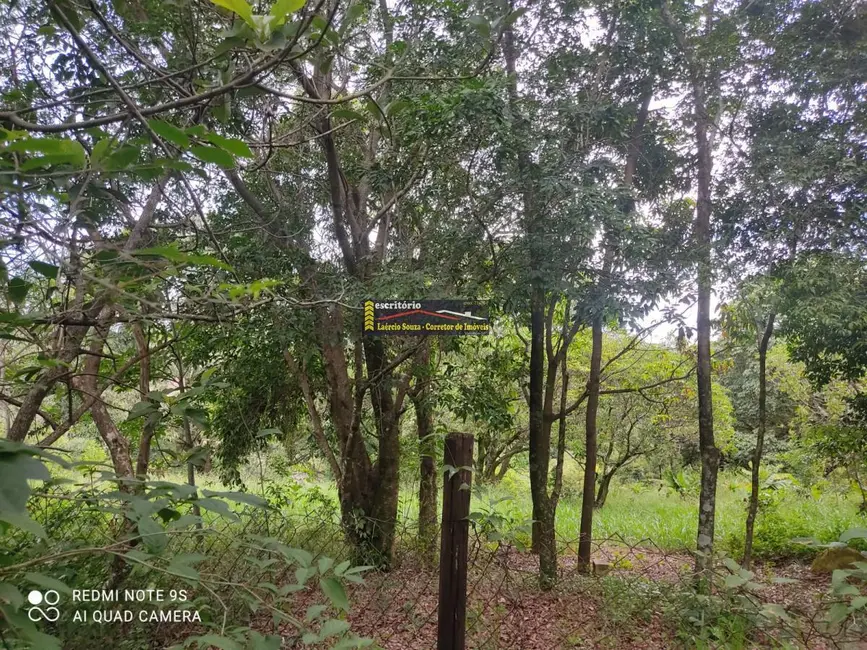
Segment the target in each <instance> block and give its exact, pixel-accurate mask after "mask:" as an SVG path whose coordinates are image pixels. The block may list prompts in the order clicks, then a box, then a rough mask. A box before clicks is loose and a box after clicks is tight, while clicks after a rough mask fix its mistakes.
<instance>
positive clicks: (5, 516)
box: [0, 512, 48, 539]
mask: <svg viewBox="0 0 867 650" xmlns="http://www.w3.org/2000/svg"><path fill="white" fill-rule="evenodd" d="M0 521H5V522H6V523H7V524H11V525H13V526H15V528H20V529H21V530H23V531H25V532H27V533H30V534H31V535H33V536H34V537H38V538H40V539H47V538H48V534H47V533H46V532H45V529H44V528H43V527H42V525H41V524H39V523H38V522H36V521H34V520H32V519H31V518H30V517H29V516H27V514H26V513H18V512H0Z"/></svg>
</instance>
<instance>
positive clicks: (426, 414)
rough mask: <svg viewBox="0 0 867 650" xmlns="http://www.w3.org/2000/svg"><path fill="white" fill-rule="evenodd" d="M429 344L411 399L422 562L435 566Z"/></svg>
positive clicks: (424, 353)
mask: <svg viewBox="0 0 867 650" xmlns="http://www.w3.org/2000/svg"><path fill="white" fill-rule="evenodd" d="M429 346H430V343H429V342H425V344H424V348H423V350H422V353H421V360H420V361H421V363H422V364H423V366H424V368H425V376H424V377H423V378H421V379H420V381H421V384H420V386H419V390H418V392H417V393H416V394H415V395H414V396H413V398H412V399H413V406H414V407H415V419H416V428H417V432H418V454H419V487H418V540H419V545H420V546H421V551H422V557H423V558H424V559H425V561H429V562H432V563H433V562H435V561H436V551H437V472H436V447H437V445H436V439H435V437H434V423H433V408H432V404H431V394H430V381H429V379H428V377H427V373H428V372H429V369H430V347H429Z"/></svg>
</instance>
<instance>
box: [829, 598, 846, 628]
mask: <svg viewBox="0 0 867 650" xmlns="http://www.w3.org/2000/svg"><path fill="white" fill-rule="evenodd" d="M848 616H849V606H848V605H846V603H834V604H833V605H831V607H830V609H828V613H827V614H826V615H825V620H826V621H828V622H829V623H831V624H832V625H834V624H837V623H842V622H843V621H845V620H846V618H847V617H848Z"/></svg>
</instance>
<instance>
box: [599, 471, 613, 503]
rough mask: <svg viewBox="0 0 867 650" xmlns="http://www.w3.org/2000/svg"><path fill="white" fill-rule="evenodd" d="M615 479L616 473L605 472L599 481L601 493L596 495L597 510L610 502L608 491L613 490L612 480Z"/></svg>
mask: <svg viewBox="0 0 867 650" xmlns="http://www.w3.org/2000/svg"><path fill="white" fill-rule="evenodd" d="M613 478H614V471H613V470H612V471H610V472H605V473H603V474H602V478H601V479H600V480H599V491H598V492H597V493H596V504H595V507H596V509H597V510H598V509H600V508H602V506H604V505H605V502H606V501H607V500H608V491H609V489H610V488H611V479H613Z"/></svg>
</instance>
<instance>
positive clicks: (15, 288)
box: [7, 278, 30, 305]
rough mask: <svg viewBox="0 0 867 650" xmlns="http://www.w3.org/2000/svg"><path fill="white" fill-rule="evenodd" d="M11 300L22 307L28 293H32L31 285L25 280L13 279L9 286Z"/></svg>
mask: <svg viewBox="0 0 867 650" xmlns="http://www.w3.org/2000/svg"><path fill="white" fill-rule="evenodd" d="M7 291H8V294H9V300H11V301H12V302H13V303H15V304H16V305H20V304H21V303H23V302H24V300H25V299H26V298H27V292H28V291H30V283H29V282H27V281H26V280H24V278H12V279H11V280H9V284H8V290H7Z"/></svg>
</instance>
